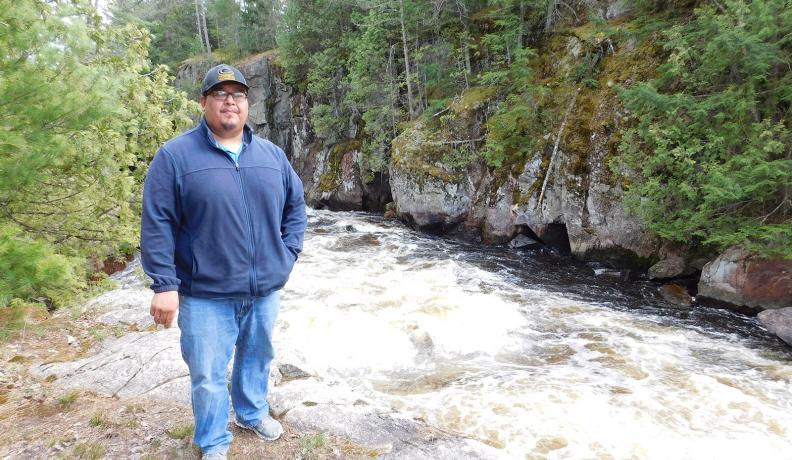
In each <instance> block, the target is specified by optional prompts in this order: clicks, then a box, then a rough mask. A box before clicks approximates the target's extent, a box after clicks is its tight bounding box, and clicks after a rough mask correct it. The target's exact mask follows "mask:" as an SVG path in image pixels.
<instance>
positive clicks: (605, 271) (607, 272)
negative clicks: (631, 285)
mask: <svg viewBox="0 0 792 460" xmlns="http://www.w3.org/2000/svg"><path fill="white" fill-rule="evenodd" d="M629 273H630V272H629V270H617V269H613V268H595V269H594V275H596V276H607V277H609V278H616V279H620V280H626V279H627V278H629V276H630V275H629Z"/></svg>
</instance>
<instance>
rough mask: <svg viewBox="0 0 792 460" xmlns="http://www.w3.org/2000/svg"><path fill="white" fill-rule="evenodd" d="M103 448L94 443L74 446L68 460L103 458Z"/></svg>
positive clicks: (95, 459)
mask: <svg viewBox="0 0 792 460" xmlns="http://www.w3.org/2000/svg"><path fill="white" fill-rule="evenodd" d="M105 452H106V451H105V448H104V447H102V446H101V445H100V444H97V443H95V442H81V443H80V444H77V445H76V446H74V449H72V455H71V457H70V458H79V459H84V460H98V459H100V458H102V457H104V456H105Z"/></svg>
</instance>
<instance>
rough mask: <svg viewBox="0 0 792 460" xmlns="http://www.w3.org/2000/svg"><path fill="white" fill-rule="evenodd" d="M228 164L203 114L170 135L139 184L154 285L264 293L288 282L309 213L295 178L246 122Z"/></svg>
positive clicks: (193, 292) (208, 292)
mask: <svg viewBox="0 0 792 460" xmlns="http://www.w3.org/2000/svg"><path fill="white" fill-rule="evenodd" d="M243 141H244V146H243V148H242V151H241V153H240V156H239V160H238V162H237V163H235V162H234V161H233V160H232V159H231V158H230V157H229V156H228V155H226V153H225V152H223V150H221V149H220V148H218V147H217V146H216V145H215V144H214V142H212V139H211V138H210V131H209V128H208V127H207V125H206V121H205V120H204V119H201V123H200V124H199V125H198V126H196V127H195V128H193V129H191V130H189V131H187V132H185V133H183V134H182V135H180V136H178V137H176V138H174V139H172V140H170V141H168V142H167V143H166V144H165V145H163V146H162V148H160V150H159V151H158V152H157V154H156V155H155V156H154V159H153V160H152V162H151V166H150V168H149V172H148V175H147V176H146V182H145V184H144V188H143V219H142V223H141V232H140V234H141V235H140V248H141V254H142V263H143V269H144V270H145V272H146V273H147V274H148V275H149V276H150V277H151V278H152V279H153V280H154V284H153V285H152V286H151V288H152V289H153V290H154V292H164V291H174V290H178V291H179V293H181V294H184V295H188V296H194V297H207V298H211V297H244V296H266V295H268V294H270V293H272V292H273V291H275V290H278V289H280V288H282V287H283V285H284V284H286V281H287V280H288V278H289V274H290V273H291V270H292V267H293V266H294V262H295V261H296V260H297V255H298V254H299V252H300V251H301V250H302V245H303V235H304V233H305V227H306V223H307V218H306V214H305V200H304V197H303V186H302V182H301V181H300V178H299V177H298V176H297V174H296V173H295V172H294V169H292V167H291V165H290V164H289V161H288V159H287V158H286V155H285V154H284V153H283V150H281V149H280V148H279V147H277V146H276V145H275V144H273V143H271V142H269V141H267V140H264V139H262V138H260V137H258V136H255V135H253V132H252V130H251V129H250V128H249V127H247V126H245V130H244V134H243Z"/></svg>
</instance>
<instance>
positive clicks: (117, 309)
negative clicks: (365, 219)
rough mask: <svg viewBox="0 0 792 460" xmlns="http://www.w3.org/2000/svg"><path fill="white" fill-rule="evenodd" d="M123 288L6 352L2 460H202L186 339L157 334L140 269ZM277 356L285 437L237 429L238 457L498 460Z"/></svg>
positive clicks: (277, 395) (275, 400) (275, 396)
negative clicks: (266, 438)
mask: <svg viewBox="0 0 792 460" xmlns="http://www.w3.org/2000/svg"><path fill="white" fill-rule="evenodd" d="M114 278H115V279H116V280H117V282H118V284H119V286H118V288H117V289H114V290H112V291H110V292H107V293H105V294H103V295H101V296H99V297H97V298H95V299H93V300H91V301H90V302H89V303H88V304H87V305H86V307H85V308H86V309H85V312H83V314H82V315H81V319H79V320H77V321H74V320H68V321H67V319H68V318H65V319H64V323H63V324H64V326H63V327H64V328H66V329H62V330H57V331H50V332H51V333H53V335H52V336H51V337H41V338H39V339H35V343H36V345H35V346H33V345H31V344H30V343H27V342H25V341H24V340H23V341H21V342H18V343H16V344H11V345H9V346H7V347H6V349H5V351H4V357H5V358H6V361H10V362H11V363H12V365H13V366H14V369H12V370H11V371H3V375H0V378H2V379H3V381H4V383H5V385H4V389H5V391H6V392H5V393H3V395H4V404H3V405H2V406H0V410H2V413H1V414H0V418H1V419H0V426H2V427H3V432H4V433H13V435H12V436H9V437H5V436H4V439H3V441H2V443H0V458H20V456H22V457H25V458H48V457H51V456H53V455H58V454H59V453H60V452H65V453H66V454H67V455H72V456H79V455H81V454H80V452H82V451H83V450H90V451H95V452H102V455H111V456H116V457H123V458H144V457H146V456H147V455H148V456H152V455H153V456H157V457H158V458H197V457H196V452H195V450H194V449H193V448H192V447H190V443H189V438H190V433H189V431H190V429H191V417H190V410H189V405H190V396H189V377H188V373H187V368H186V365H185V364H184V363H183V361H182V359H181V356H180V352H179V331H178V329H177V328H175V327H174V328H172V329H167V330H165V329H161V328H160V329H159V330H158V329H157V328H155V327H154V325H153V323H152V321H151V319H150V317H149V314H148V310H149V304H150V301H151V295H152V294H151V291H150V290H149V289H147V288H146V287H145V286H144V275H143V274H142V271H141V269H140V265H139V262H137V261H136V262H133V263H132V264H131V265H130V266H129V267H127V269H125V270H124V271H123V272H121V273H118V274H116V275H114ZM69 328H72V329H69ZM73 329H74V330H73ZM77 331H81V332H77ZM92 331H96V332H92ZM91 337H94V338H93V339H91ZM97 338H102V339H103V340H97ZM27 340H28V341H29V340H34V339H32V338H31V337H28V338H27ZM92 343H93V344H92ZM280 352H281V353H280V357H279V358H278V360H277V361H276V363H275V365H274V366H273V369H274V371H273V373H272V376H271V382H270V385H271V393H270V402H271V410H272V413H273V415H274V416H275V417H277V418H278V419H280V420H281V421H282V422H283V423H284V425H285V426H286V427H287V435H286V436H284V437H283V438H282V439H281V440H279V441H277V442H275V443H260V442H259V441H258V440H256V439H254V438H252V437H249V436H246V433H240V432H239V431H238V430H237V431H235V435H236V440H235V441H234V446H233V447H232V450H231V454H232V455H237V456H240V457H241V456H242V455H245V456H249V455H252V456H253V457H257V458H261V457H262V456H263V457H266V458H296V457H303V456H306V455H301V454H300V451H301V450H305V449H307V448H309V447H310V448H311V449H313V452H312V453H311V455H308V457H310V456H315V457H318V458H356V457H360V458H363V457H377V458H431V459H443V458H447V459H456V458H460V455H461V456H463V457H465V458H497V457H498V456H499V453H498V451H497V449H494V448H492V447H489V446H487V445H485V444H482V443H480V442H478V441H474V440H470V439H465V438H462V437H459V436H456V435H454V434H453V433H445V432H441V431H438V430H437V429H434V428H432V427H429V426H428V425H426V424H424V423H422V422H420V421H415V420H411V419H406V418H404V417H402V416H400V415H399V414H397V413H395V412H394V411H393V410H392V409H391V408H389V407H380V405H379V404H378V403H376V402H374V401H367V400H366V398H365V397H362V396H360V395H358V394H356V393H355V391H354V389H351V388H345V387H343V385H335V384H334V383H333V382H328V381H325V379H324V378H323V376H321V375H311V374H309V373H307V372H304V371H302V370H301V369H299V368H298V367H296V366H294V365H292V364H290V363H289V360H288V350H281V351H280ZM8 390H10V391H8ZM13 427H19V428H18V429H15V428H13ZM78 450H79V451H80V452H77V451H78ZM102 455H98V456H95V457H84V458H100V457H101V456H102ZM149 458H150V457H149Z"/></svg>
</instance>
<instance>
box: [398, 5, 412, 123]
mask: <svg viewBox="0 0 792 460" xmlns="http://www.w3.org/2000/svg"><path fill="white" fill-rule="evenodd" d="M399 17H400V22H401V33H402V48H403V49H404V73H405V76H406V78H407V106H408V112H409V113H410V120H412V119H413V116H414V112H413V92H412V72H411V71H410V49H409V46H408V45H407V28H406V27H405V24H404V0H400V1H399Z"/></svg>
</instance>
